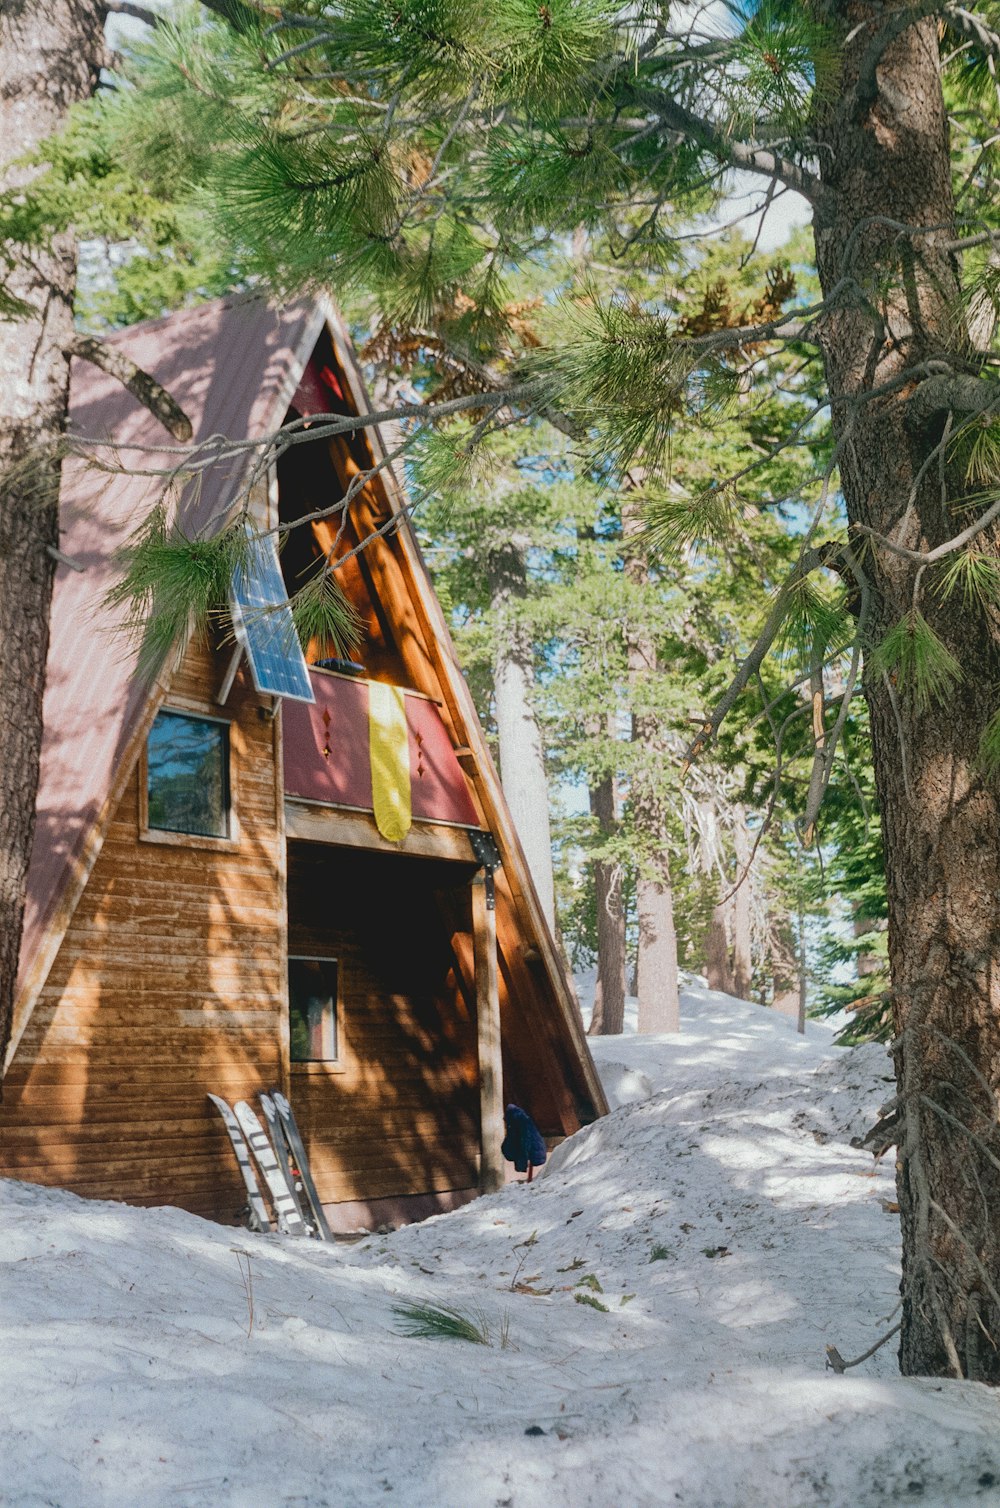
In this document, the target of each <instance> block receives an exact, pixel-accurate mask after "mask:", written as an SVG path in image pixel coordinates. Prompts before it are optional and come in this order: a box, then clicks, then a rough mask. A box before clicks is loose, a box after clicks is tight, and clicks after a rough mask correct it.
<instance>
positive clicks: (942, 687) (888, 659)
mask: <svg viewBox="0 0 1000 1508" xmlns="http://www.w3.org/2000/svg"><path fill="white" fill-rule="evenodd" d="M872 664H873V667H874V669H875V670H877V671H879V672H880V673H884V674H885V675H888V676H892V677H894V678H895V680H896V682H897V684H898V685H899V687H900V689H901V691H902V692H903V694H904V695H905V696H907V697H909V698H910V699H911V700H912V703H913V706H914V708H915V709H916V711H917V712H920V713H923V712H927V711H928V710H929V708H930V707H932V706H934V705H935V704H938V703H941V702H943V701H945V700H947V698H948V697H949V696H950V695H951V694H952V692H953V691H954V690H955V688H956V687H957V686H958V685H959V683H960V682H961V680H962V667H961V666H960V665H959V663H958V661H957V660H956V658H955V656H954V655H953V654H952V652H951V650H950V649H949V648H948V646H947V645H946V644H945V643H944V641H943V639H941V637H940V636H939V635H938V634H937V633H936V632H935V631H934V629H933V628H932V627H931V625H930V624H929V623H928V621H927V619H926V618H925V617H924V615H923V613H921V612H920V610H919V608H911V609H910V611H909V612H908V613H906V614H904V616H903V617H902V618H900V620H899V622H898V623H896V624H894V625H893V627H892V628H890V630H889V632H888V633H887V634H886V636H885V638H884V639H883V640H882V642H881V644H879V645H878V646H877V647H876V649H875V650H874V652H873V654H872Z"/></svg>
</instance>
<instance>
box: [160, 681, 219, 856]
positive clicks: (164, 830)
mask: <svg viewBox="0 0 1000 1508" xmlns="http://www.w3.org/2000/svg"><path fill="white" fill-rule="evenodd" d="M161 712H165V713H168V714H171V715H172V716H174V717H186V718H188V719H190V720H191V721H193V722H202V723H215V724H217V725H218V726H220V727H223V728H225V730H226V754H227V766H228V768H227V770H226V777H227V778H226V786H227V794H228V797H229V803H228V806H229V811H228V815H229V835H228V837H225V838H219V837H213V836H212V834H211V833H183V832H176V831H175V830H174V829H173V828H169V827H150V825H149V740H150V737H151V736H152V732H153V727H154V725H155V723H156V719H157V718H158V717H159V715H160V713H161ZM233 726H234V725H233V719H232V718H231V717H218V716H216V715H215V714H214V713H212V712H203V711H202V709H201V708H200V707H191V706H183V705H181V704H180V703H177V704H174V703H170V704H168V703H166V702H165V703H163V705H162V706H160V707H157V709H156V714H155V716H154V717H153V720H152V722H150V724H149V727H148V728H147V729H146V736H145V738H144V739H143V740H142V750H141V753H140V756H139V768H138V775H139V791H138V798H139V802H138V805H139V810H138V817H139V841H140V842H141V843H163V844H166V845H167V846H168V847H174V848H207V849H211V850H213V851H214V852H216V853H236V852H238V850H239V847H240V824H239V816H238V813H237V807H236V757H235V756H236V740H235V739H234V737H233Z"/></svg>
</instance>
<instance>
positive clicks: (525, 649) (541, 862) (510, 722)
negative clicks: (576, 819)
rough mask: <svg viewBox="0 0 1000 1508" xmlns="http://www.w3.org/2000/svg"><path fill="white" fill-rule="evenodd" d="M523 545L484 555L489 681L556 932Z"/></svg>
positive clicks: (503, 765)
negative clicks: (524, 604)
mask: <svg viewBox="0 0 1000 1508" xmlns="http://www.w3.org/2000/svg"><path fill="white" fill-rule="evenodd" d="M525 553H526V550H525V546H524V545H522V544H521V543H520V542H519V541H518V540H508V541H506V542H505V544H504V545H503V546H502V547H500V548H496V549H492V550H490V551H489V552H488V555H487V573H488V578H489V587H490V605H491V609H492V618H493V684H494V693H495V699H494V708H495V715H496V722H497V736H498V740H499V745H500V780H501V783H502V785H503V791H504V795H505V796H506V798H507V805H508V806H509V807H510V811H511V816H512V817H513V818H514V826H515V828H516V829H517V834H518V837H519V838H520V839H521V845H522V847H523V849H524V854H525V858H526V859H527V861H528V870H529V872H530V874H531V878H532V880H533V881H534V883H535V889H536V890H537V892H538V899H539V901H540V902H541V906H542V910H543V912H544V913H545V919H546V921H547V922H548V924H549V928H550V930H551V932H552V933H553V935H555V930H556V903H555V883H554V880H553V876H552V831H551V827H550V823H549V786H548V778H547V776H546V773H545V752H544V748H543V745H542V730H541V728H540V727H539V723H538V718H537V716H536V714H535V707H534V691H535V662H534V654H533V647H532V642H531V636H530V634H529V633H528V631H527V629H526V627H525V625H524V623H523V622H521V621H520V619H519V618H518V614H517V602H518V601H519V600H520V599H523V598H524V597H525V596H526V595H527V585H528V583H527V575H528V573H527V566H526V563H525Z"/></svg>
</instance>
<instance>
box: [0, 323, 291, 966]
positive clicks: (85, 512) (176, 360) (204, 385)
mask: <svg viewBox="0 0 1000 1508" xmlns="http://www.w3.org/2000/svg"><path fill="white" fill-rule="evenodd" d="M319 323H320V317H319V315H318V314H317V312H316V305H315V304H314V302H313V301H312V300H300V301H298V302H296V303H294V304H290V305H288V306H286V307H285V308H283V309H279V308H275V307H274V305H271V304H268V303H267V302H266V301H265V300H263V299H261V298H256V297H247V296H239V297H232V298H227V299H220V300H216V301H215V302H214V303H210V304H202V305H200V306H198V307H197V308H194V309H190V310H185V311H183V312H181V313H178V314H173V315H170V316H168V317H167V318H165V319H161V320H153V321H150V322H149V323H147V324H143V325H136V326H133V328H132V329H130V330H126V331H123V332H121V333H120V334H117V335H115V336H113V337H111V343H112V344H114V345H115V346H116V347H118V348H119V349H121V350H123V351H124V352H125V353H126V354H127V355H128V356H129V357H130V358H131V359H132V360H133V361H135V362H136V363H137V364H138V365H139V366H140V367H142V368H143V369H144V370H145V371H148V372H151V373H152V374H153V375H154V376H155V377H156V378H157V380H158V381H159V382H161V383H162V384H163V386H164V387H166V388H167V389H168V390H169V391H170V392H171V393H172V394H173V396H174V397H175V398H176V399H177V401H178V402H179V403H180V405H181V407H182V408H183V409H184V411H185V413H187V415H188V417H189V418H190V419H191V421H192V424H193V426H194V435H195V441H196V442H197V441H203V440H205V439H207V438H208V437H209V436H210V435H224V436H226V437H228V438H231V439H242V438H244V437H251V438H256V437H259V436H260V435H262V434H264V433H266V432H267V430H268V427H269V426H270V425H272V424H276V423H279V422H280V420H281V418H282V417H283V412H284V406H285V405H286V404H287V401H288V399H289V397H290V396H291V391H292V387H294V384H295V383H296V382H297V380H298V376H299V373H300V370H301V365H302V363H303V361H304V360H305V358H306V357H307V356H308V355H309V354H310V353H309V350H308V349H303V347H304V345H305V342H306V339H307V337H309V336H310V335H311V333H312V332H313V331H314V330H316V329H318V326H319ZM289 383H291V384H292V387H290V386H289ZM71 429H72V431H73V432H75V433H76V434H80V435H86V436H92V437H98V438H101V439H107V440H109V441H113V442H116V443H117V445H119V446H122V445H126V444H137V445H151V446H157V447H162V446H164V445H166V446H169V445H170V444H171V443H172V442H171V441H170V439H169V436H168V435H167V433H166V431H165V430H164V429H163V428H162V427H161V426H160V425H159V424H158V423H157V421H156V420H155V419H154V418H153V417H152V415H151V414H150V413H148V412H147V410H146V409H144V408H143V407H141V405H140V404H139V403H138V402H137V401H136V400H135V399H134V398H133V397H132V396H131V394H129V393H128V392H126V390H125V389H124V388H123V387H122V386H121V385H120V384H119V383H118V382H116V381H115V379H114V378H111V377H109V376H107V375H106V374H105V373H104V372H101V371H98V369H97V368H96V367H93V366H90V365H88V364H86V363H83V362H79V361H74V363H73V370H72V399H71ZM95 460H96V461H97V462H98V464H89V463H87V462H85V461H83V460H81V459H79V458H71V459H69V460H67V462H66V463H65V466H64V469H63V480H62V493H61V540H60V544H61V549H62V551H63V553H64V554H66V555H67V556H68V557H70V559H72V560H74V561H76V562H77V563H78V564H81V565H82V566H83V567H84V570H83V571H82V572H78V571H74V570H71V569H69V568H68V567H67V566H62V565H61V566H60V567H59V569H58V571H57V574H56V582H55V590H54V595H53V602H52V619H51V623H52V626H51V638H50V644H49V654H48V662H47V669H46V684H45V737H44V743H43V747H42V767H41V778H40V784H39V792H38V804H37V805H38V816H37V827H36V831H35V843H34V849H33V852H32V860H31V868H30V872H29V875H28V901H27V908H26V912H25V928H24V940H23V944H22V948H21V967H20V975H21V978H22V979H24V978H25V976H26V975H27V973H28V971H29V970H30V969H31V967H32V965H33V963H34V961H35V958H36V956H37V955H38V952H39V950H40V949H41V947H42V943H43V940H44V936H45V930H46V927H47V925H48V923H49V920H50V919H51V918H52V916H53V913H54V912H55V911H56V910H57V908H58V906H59V903H60V901H61V899H62V897H63V895H64V894H65V892H66V890H67V888H68V886H69V884H70V882H71V880H72V877H73V875H74V871H75V870H76V869H77V866H78V865H79V862H80V860H81V857H82V855H83V853H84V849H85V846H86V841H87V837H88V834H89V833H90V831H91V829H92V828H93V826H94V823H95V821H96V820H97V819H98V817H99V816H100V814H101V811H102V809H103V808H104V806H105V805H106V803H107V800H108V797H109V795H110V793H111V789H112V785H113V781H114V777H115V772H116V769H117V766H118V764H119V762H120V760H121V758H122V756H123V754H124V751H125V749H126V748H127V746H128V744H129V742H130V740H131V738H132V736H133V735H134V731H135V729H136V727H137V725H138V723H139V722H140V720H141V717H142V713H143V709H144V707H145V705H146V703H147V699H148V696H149V688H148V687H147V686H146V685H145V684H144V683H143V682H142V681H140V679H139V678H138V677H137V675H136V673H135V653H134V651H133V650H132V649H131V648H130V647H129V645H128V644H127V643H126V641H125V640H124V639H123V637H122V636H121V635H120V634H118V633H116V632H115V628H116V626H117V625H116V619H115V617H114V616H113V615H112V614H111V613H109V612H108V611H107V609H105V608H104V607H103V605H102V598H103V596H104V594H105V592H106V591H107V588H108V587H109V586H110V585H111V583H112V582H113V580H114V578H115V567H114V563H113V559H112V556H113V552H114V551H115V549H116V548H117V547H118V546H119V545H121V544H122V543H123V542H124V541H125V540H126V539H127V538H128V536H129V534H130V533H131V532H132V531H133V530H134V529H135V528H136V526H137V525H138V524H139V523H140V522H141V521H142V519H143V517H144V516H145V515H146V513H147V512H148V510H149V508H150V507H151V506H152V505H153V504H154V503H155V502H156V501H157V499H158V498H159V497H160V495H161V492H162V487H163V481H162V479H161V478H159V477H149V476H140V475H137V474H135V473H136V472H138V471H139V470H140V469H147V470H148V469H154V468H164V467H170V466H172V465H174V464H176V462H177V460H178V456H177V455H176V453H175V454H171V453H170V451H169V450H159V451H154V452H152V453H148V452H137V451H128V450H119V451H117V452H116V451H115V450H114V449H113V448H112V447H111V446H109V447H108V448H106V449H102V450H99V451H97V452H95ZM103 463H106V464H107V465H108V466H109V467H111V468H112V469H110V470H106V469H104V464H103ZM116 466H122V467H131V468H133V470H132V473H131V474H129V473H126V472H124V471H121V470H117V469H114V468H115V467H116ZM242 470H243V466H242V464H241V463H240V462H227V463H226V464H225V465H219V466H216V467H214V468H213V469H212V471H211V472H210V473H208V474H207V475H206V477H205V478H204V481H203V483H202V485H201V487H200V488H199V490H198V492H197V494H194V493H193V492H192V493H191V494H190V495H188V496H187V497H186V498H185V500H184V502H183V503H182V505H181V515H182V519H183V523H184V526H185V528H187V529H192V530H193V529H197V528H198V527H199V526H201V525H203V524H204V523H206V522H207V521H208V520H209V519H210V518H211V517H212V516H213V514H214V513H215V512H217V511H218V510H219V508H220V507H224V506H225V505H226V503H227V502H229V501H230V500H231V499H232V497H233V496H234V494H235V491H236V488H237V486H238V483H239V479H240V476H241V474H242Z"/></svg>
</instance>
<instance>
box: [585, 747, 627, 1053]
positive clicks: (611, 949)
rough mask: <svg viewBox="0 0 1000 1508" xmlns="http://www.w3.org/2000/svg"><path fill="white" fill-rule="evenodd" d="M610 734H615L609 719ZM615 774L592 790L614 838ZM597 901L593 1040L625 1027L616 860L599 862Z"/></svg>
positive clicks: (602, 823) (605, 829) (594, 808)
mask: <svg viewBox="0 0 1000 1508" xmlns="http://www.w3.org/2000/svg"><path fill="white" fill-rule="evenodd" d="M608 731H609V734H611V735H613V734H614V732H615V728H614V719H613V717H612V718H609V730H608ZM616 785H617V782H616V780H615V777H614V775H611V774H609V775H606V776H605V777H604V779H603V780H601V781H599V782H598V783H597V785H595V786H592V787H591V791H590V810H591V812H592V813H593V814H594V816H595V817H596V818H597V821H598V825H599V827H600V829H601V834H602V836H604V837H610V836H611V835H612V834H613V833H614V831H615V829H616V827H617V826H618V793H617V790H616ZM594 892H595V897H596V901H597V984H596V986H595V989H594V1014H593V1016H592V1017H591V1020H590V1035H591V1036H592V1037H612V1036H616V1035H620V1034H621V1032H622V1031H623V1030H624V1027H625V907H624V905H623V904H622V867H621V865H620V864H619V863H618V861H617V860H616V859H598V861H597V863H596V864H595V865H594Z"/></svg>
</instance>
